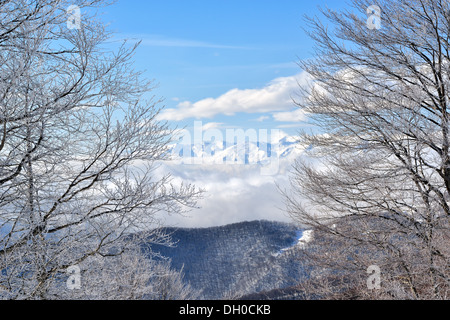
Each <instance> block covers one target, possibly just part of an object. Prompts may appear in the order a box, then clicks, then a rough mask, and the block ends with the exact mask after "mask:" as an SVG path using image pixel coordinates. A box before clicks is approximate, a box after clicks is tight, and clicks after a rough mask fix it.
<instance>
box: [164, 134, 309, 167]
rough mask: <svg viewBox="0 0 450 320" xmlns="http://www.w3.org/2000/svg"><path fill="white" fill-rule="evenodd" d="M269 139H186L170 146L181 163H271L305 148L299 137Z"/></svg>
mask: <svg viewBox="0 0 450 320" xmlns="http://www.w3.org/2000/svg"><path fill="white" fill-rule="evenodd" d="M272 140H273V141H271V142H270V143H268V142H250V141H245V142H243V141H241V142H237V141H236V142H234V143H230V142H226V141H216V140H212V141H204V142H202V143H199V144H186V143H184V142H183V141H180V142H178V143H175V144H172V145H171V146H170V151H169V152H170V154H171V156H172V158H173V160H179V161H181V163H192V161H197V162H201V163H204V164H222V163H229V164H263V165H265V164H267V163H268V162H270V161H271V160H272V159H274V158H277V159H285V158H289V157H291V156H294V157H296V156H298V155H300V154H301V152H302V151H303V150H304V149H303V148H301V147H299V143H298V141H297V140H296V138H295V137H290V136H282V137H279V138H278V139H272Z"/></svg>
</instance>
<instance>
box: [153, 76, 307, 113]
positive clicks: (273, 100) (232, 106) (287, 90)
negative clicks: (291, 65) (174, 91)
mask: <svg viewBox="0 0 450 320" xmlns="http://www.w3.org/2000/svg"><path fill="white" fill-rule="evenodd" d="M308 81H309V76H308V75H307V74H306V73H304V72H302V73H300V74H298V75H296V76H291V77H280V78H277V79H274V80H272V81H271V82H270V83H269V84H268V85H267V86H265V87H263V88H260V89H243V90H242V89H232V90H230V91H228V92H226V93H224V94H223V95H221V96H219V97H217V98H206V99H203V100H200V101H197V102H190V101H184V102H181V103H179V104H178V105H177V107H176V108H174V109H166V110H163V112H162V113H161V114H160V116H159V118H160V119H161V120H174V121H181V120H184V119H188V118H197V119H202V118H212V117H214V116H216V115H218V114H224V115H228V116H232V115H234V114H236V113H238V112H243V113H266V112H277V111H287V110H289V109H292V107H293V100H292V97H293V96H294V95H295V93H296V92H297V91H298V86H299V84H300V85H301V84H306V83H308Z"/></svg>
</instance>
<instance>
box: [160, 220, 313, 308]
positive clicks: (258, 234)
mask: <svg viewBox="0 0 450 320" xmlns="http://www.w3.org/2000/svg"><path fill="white" fill-rule="evenodd" d="M165 231H166V232H168V233H170V234H171V235H172V239H173V240H174V241H176V242H177V245H176V246H175V247H173V248H168V247H164V246H160V245H151V249H152V251H153V252H159V253H160V254H161V255H162V256H164V257H168V258H170V259H171V264H172V267H173V268H175V269H176V270H182V271H183V272H184V279H185V281H186V282H188V283H190V285H191V286H192V287H193V288H194V289H196V290H199V291H200V292H201V299H237V298H240V297H243V296H246V295H252V294H253V295H255V294H256V295H257V294H260V293H262V292H268V291H271V290H282V289H284V288H289V287H292V286H295V285H296V283H297V282H298V279H299V278H300V277H302V276H304V275H305V272H306V271H305V270H303V269H302V267H301V261H299V257H298V250H300V249H301V246H302V245H304V240H307V239H308V237H309V234H308V233H307V232H304V231H303V230H299V229H298V228H296V227H295V226H294V225H291V224H286V223H281V222H270V221H253V222H242V223H237V224H232V225H227V226H222V227H212V228H203V229H175V228H167V229H165Z"/></svg>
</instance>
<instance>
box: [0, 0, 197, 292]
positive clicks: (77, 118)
mask: <svg viewBox="0 0 450 320" xmlns="http://www.w3.org/2000/svg"><path fill="white" fill-rule="evenodd" d="M107 4H108V2H107V1H102V0H79V1H66V0H33V1H29V0H5V1H0V272H1V273H0V297H2V298H6V299H16V298H17V299H38V298H40V299H49V298H52V299H53V298H61V297H67V289H66V288H65V283H63V282H62V280H61V279H62V275H65V274H66V271H67V268H68V267H70V266H74V265H77V266H78V265H79V266H80V267H81V269H82V275H83V272H85V273H86V274H88V273H89V272H91V275H94V274H96V272H97V274H98V268H99V266H100V265H104V264H105V263H107V261H111V263H110V266H111V268H115V270H118V268H119V266H123V268H124V269H123V270H122V272H109V273H106V274H109V275H110V276H111V279H109V280H106V279H104V281H110V282H111V281H112V282H114V281H119V280H120V281H121V283H122V287H121V288H122V289H121V293H122V298H124V297H127V293H129V295H130V297H135V296H134V293H133V290H131V289H130V290H128V291H126V290H125V289H124V288H125V287H126V286H125V284H124V282H126V281H129V283H128V287H130V288H131V287H132V288H135V287H136V283H138V282H139V281H136V282H133V281H134V280H136V279H137V278H136V277H135V276H132V274H133V273H131V272H125V270H128V269H129V268H130V266H131V265H133V264H132V263H135V264H134V265H136V263H138V264H139V261H141V260H140V259H141V258H139V257H140V254H141V253H140V252H139V250H138V248H137V247H136V243H134V242H133V241H131V238H130V236H129V235H130V234H131V233H134V232H138V231H139V232H141V233H139V234H141V236H142V237H143V238H145V239H146V241H156V242H162V241H166V240H167V237H166V236H165V235H164V234H160V233H158V232H153V233H150V234H149V232H142V231H148V230H154V229H155V228H156V227H158V221H157V220H156V218H155V214H156V213H157V212H159V211H166V212H169V213H181V212H183V211H184V210H185V209H187V208H189V207H192V206H194V205H195V203H196V198H197V196H198V195H199V192H198V190H196V189H195V188H194V187H193V186H190V185H181V186H173V185H172V184H171V183H170V176H165V177H157V176H156V175H155V173H154V170H155V165H156V163H157V162H158V161H160V160H163V159H166V157H167V144H168V142H170V140H171V139H172V131H171V130H170V129H169V128H168V126H167V124H165V123H161V122H158V121H157V120H156V116H157V115H158V113H159V111H160V109H161V107H160V106H159V105H160V101H159V100H158V99H155V98H151V97H150V98H149V95H148V94H149V93H150V92H151V90H152V89H153V84H152V82H150V81H146V80H145V79H143V77H142V74H141V73H140V72H138V71H135V70H134V69H133V61H132V57H133V54H134V52H135V49H136V47H137V46H136V45H131V46H130V45H128V44H127V43H126V42H125V43H123V44H122V45H120V46H119V48H118V49H117V50H115V51H112V50H111V49H108V48H109V47H111V46H109V45H108V44H107V43H106V41H107V40H108V39H109V38H110V34H109V33H108V32H107V31H106V30H105V28H104V26H103V24H102V23H101V22H100V21H99V20H98V19H97V18H96V16H95V14H96V12H97V11H96V8H97V7H101V6H104V5H107ZM71 6H72V8H77V10H79V11H80V12H81V11H82V12H83V14H82V15H81V16H80V17H79V18H80V20H79V21H75V22H71V21H70V19H71V17H70V15H71V12H70V10H68V9H69V8H70V7H71ZM73 6H75V7H73ZM70 23H75V25H74V27H73V28H72V27H71V26H72V25H70ZM135 238H136V236H135V237H134V238H133V239H135ZM136 241H138V240H136ZM122 254H126V255H127V257H128V258H127V259H125V258H121V257H119V256H121V255H122ZM115 257H116V258H117V259H114V258H115ZM121 261H122V262H124V263H122V264H121V263H120V262H121ZM130 263H131V264H130ZM140 263H141V265H142V261H141V262H140ZM127 268H128V269H127ZM89 269H91V270H90V271H89ZM156 269H157V268H156ZM156 269H155V268H149V270H147V271H148V274H146V275H145V274H143V275H140V276H141V278H142V279H146V280H149V279H151V278H152V273H151V272H152V270H156ZM160 269H161V268H160ZM96 270H97V271H96ZM136 270H141V271H143V270H142V269H139V268H138V269H136ZM161 270H162V269H161ZM124 275H126V276H129V277H128V278H126V279H125V278H124ZM114 277H115V278H114ZM133 277H134V278H133ZM91 279H93V278H92V277H91ZM133 279H134V280H133ZM97 280H98V279H97ZM92 283H96V284H97V285H98V282H95V281H91V284H92ZM133 283H135V285H133ZM140 285H142V283H141V284H140ZM124 286H125V287H124ZM100 287H101V286H100ZM100 287H98V288H100ZM84 288H85V290H87V291H84V292H85V293H86V292H89V290H91V289H92V288H90V289H89V286H88V283H86V284H85V287H84ZM98 288H97V289H98ZM111 288H117V287H114V285H112V287H111ZM111 288H110V289H111ZM104 289H105V290H106V287H105V288H104ZM141 289H142V288H141ZM91 291H92V292H97V293H96V294H95V295H94V294H87V293H86V294H85V295H84V297H90V298H102V297H105V296H104V295H105V294H106V295H107V292H99V291H98V290H97V291H95V290H94V289H92V290H91ZM172 293H173V292H172ZM142 294H143V292H141V296H142ZM81 296H83V295H81ZM106 297H107V296H106Z"/></svg>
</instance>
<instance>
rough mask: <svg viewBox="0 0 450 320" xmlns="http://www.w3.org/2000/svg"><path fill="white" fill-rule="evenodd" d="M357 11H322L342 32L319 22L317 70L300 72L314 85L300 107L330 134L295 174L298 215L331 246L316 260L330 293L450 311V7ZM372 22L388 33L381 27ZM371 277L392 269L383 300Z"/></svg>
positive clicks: (359, 0)
mask: <svg viewBox="0 0 450 320" xmlns="http://www.w3.org/2000/svg"><path fill="white" fill-rule="evenodd" d="M352 4H353V5H352V8H353V10H348V11H345V12H336V11H333V10H328V9H326V10H322V13H323V14H324V16H325V17H326V18H327V19H328V21H329V22H330V23H331V25H330V26H326V25H324V24H323V23H322V22H321V20H320V19H317V18H308V19H307V21H308V23H309V26H310V27H311V29H309V31H308V32H309V34H310V35H311V37H312V38H313V39H314V40H315V42H316V44H317V46H316V49H317V50H316V53H317V58H315V59H312V60H309V61H303V62H301V63H300V65H301V67H302V68H303V69H304V70H306V71H307V72H309V73H310V74H311V76H312V77H313V78H314V84H313V85H312V86H311V87H309V88H304V89H305V90H304V91H303V92H304V93H305V94H306V95H305V99H304V101H298V104H299V106H300V107H302V108H304V110H305V111H306V112H308V113H309V114H310V116H311V119H313V121H314V123H315V124H316V125H317V127H318V130H316V131H315V132H314V133H306V132H304V133H302V139H301V140H302V143H304V144H306V145H309V146H311V148H310V149H309V151H308V153H307V154H308V156H309V157H310V158H308V160H302V161H298V162H297V163H296V164H295V166H294V172H293V175H292V180H291V182H292V186H293V191H292V193H288V192H286V193H285V196H286V202H287V207H288V210H289V212H290V214H291V215H292V217H293V218H294V219H295V220H296V221H298V222H299V223H301V224H303V225H306V226H310V227H312V228H314V229H315V234H316V235H317V237H316V244H321V245H322V246H321V247H320V248H319V247H317V246H314V245H312V246H310V248H309V249H307V251H308V252H309V255H310V257H311V258H313V257H315V259H314V260H311V261H314V264H315V266H316V267H317V270H318V271H319V272H321V273H322V275H324V276H325V277H327V275H328V276H329V277H327V278H326V279H327V281H326V282H328V284H330V283H333V282H334V283H335V284H336V283H338V282H339V283H341V289H342V288H344V289H345V290H339V288H338V286H336V288H335V289H336V290H337V291H335V292H340V293H342V292H343V291H346V292H350V291H349V290H350V289H351V288H354V289H357V290H356V292H357V294H355V293H354V294H353V296H355V297H362V298H370V297H384V298H386V297H387V298H414V299H422V298H423V299H430V298H431V299H445V298H448V295H449V293H450V251H449V247H450V246H449V244H450V242H449V240H450V239H449V237H450V232H449V231H450V230H449V227H450V224H449V222H450V207H449V193H450V153H449V148H450V139H449V129H450V127H449V119H450V118H449V113H448V112H449V110H448V103H449V89H450V88H449V84H450V82H449V76H450V69H449V67H450V56H449V49H450V47H449V36H450V35H449V30H450V15H449V12H450V8H449V3H448V2H447V1H440V0H408V1H406V0H396V1H363V0H354V1H352ZM368 14H369V16H368ZM372 19H378V20H379V21H378V22H381V23H379V24H378V25H376V24H375V26H377V27H374V24H373V21H372ZM371 265H376V266H378V267H379V268H380V270H381V280H382V282H381V288H380V289H378V290H372V291H371V290H368V288H367V285H366V280H367V279H368V277H369V275H368V274H367V272H366V271H367V269H368V267H370V266H371ZM338 276H339V281H338V282H336V281H337V280H336V277H338ZM333 277H334V278H335V279H334V280H333V281H331V280H332V279H333ZM323 279H325V278H324V277H322V280H323ZM347 280H348V281H347ZM343 283H346V284H345V285H342V284H343ZM321 287H322V288H324V287H326V286H321ZM328 289H329V286H328ZM318 292H319V293H320V292H322V294H319V295H318V296H322V297H324V296H326V293H324V292H325V291H321V290H318ZM316 297H317V296H316Z"/></svg>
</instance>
